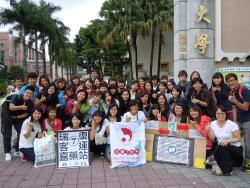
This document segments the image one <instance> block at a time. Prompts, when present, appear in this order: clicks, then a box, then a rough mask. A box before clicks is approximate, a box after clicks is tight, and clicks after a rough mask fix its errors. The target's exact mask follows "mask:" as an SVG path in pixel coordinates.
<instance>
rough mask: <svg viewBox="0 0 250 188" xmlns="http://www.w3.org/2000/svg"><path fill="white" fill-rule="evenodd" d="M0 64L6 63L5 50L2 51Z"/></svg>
mask: <svg viewBox="0 0 250 188" xmlns="http://www.w3.org/2000/svg"><path fill="white" fill-rule="evenodd" d="M0 64H3V65H4V51H0Z"/></svg>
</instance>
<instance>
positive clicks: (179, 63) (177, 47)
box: [174, 0, 188, 81]
mask: <svg viewBox="0 0 250 188" xmlns="http://www.w3.org/2000/svg"><path fill="white" fill-rule="evenodd" d="M187 1H188V0H174V79H175V81H178V72H179V71H180V70H186V65H187V64H186V63H187Z"/></svg>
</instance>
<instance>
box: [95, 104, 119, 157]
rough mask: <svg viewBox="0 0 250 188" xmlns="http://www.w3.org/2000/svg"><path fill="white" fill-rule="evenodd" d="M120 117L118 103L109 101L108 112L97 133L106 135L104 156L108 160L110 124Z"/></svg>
mask: <svg viewBox="0 0 250 188" xmlns="http://www.w3.org/2000/svg"><path fill="white" fill-rule="evenodd" d="M120 121H121V117H120V115H119V113H118V105H117V104H116V103H111V104H110V105H109V109H108V113H107V116H106V118H105V119H104V122H103V126H102V129H101V130H100V132H99V133H98V135H99V136H100V137H104V136H105V135H106V137H107V142H106V146H105V158H106V159H107V160H108V161H110V155H111V153H110V129H109V127H110V125H113V124H114V123H116V122H120Z"/></svg>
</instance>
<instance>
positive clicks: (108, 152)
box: [105, 144, 111, 159]
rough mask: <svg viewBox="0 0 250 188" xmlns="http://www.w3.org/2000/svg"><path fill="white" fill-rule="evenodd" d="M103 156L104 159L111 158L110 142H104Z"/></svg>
mask: <svg viewBox="0 0 250 188" xmlns="http://www.w3.org/2000/svg"><path fill="white" fill-rule="evenodd" d="M105 158H106V159H110V158H111V151H110V144H106V147H105Z"/></svg>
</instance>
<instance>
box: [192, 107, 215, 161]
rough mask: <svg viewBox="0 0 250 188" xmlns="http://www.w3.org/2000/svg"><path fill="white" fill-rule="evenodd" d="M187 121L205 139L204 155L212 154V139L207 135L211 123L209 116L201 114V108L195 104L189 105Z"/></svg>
mask: <svg viewBox="0 0 250 188" xmlns="http://www.w3.org/2000/svg"><path fill="white" fill-rule="evenodd" d="M189 123H190V124H192V125H194V127H195V129H196V130H197V131H198V132H199V133H200V135H201V136H203V137H205V138H206V140H207V146H206V150H207V152H206V156H207V157H209V156H210V155H211V154H212V149H213V141H212V140H211V139H210V138H209V136H208V132H209V131H208V128H209V126H210V123H211V118H210V117H208V116H206V115H203V114H202V111H201V108H200V107H199V106H198V105H197V104H193V105H190V108H189Z"/></svg>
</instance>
